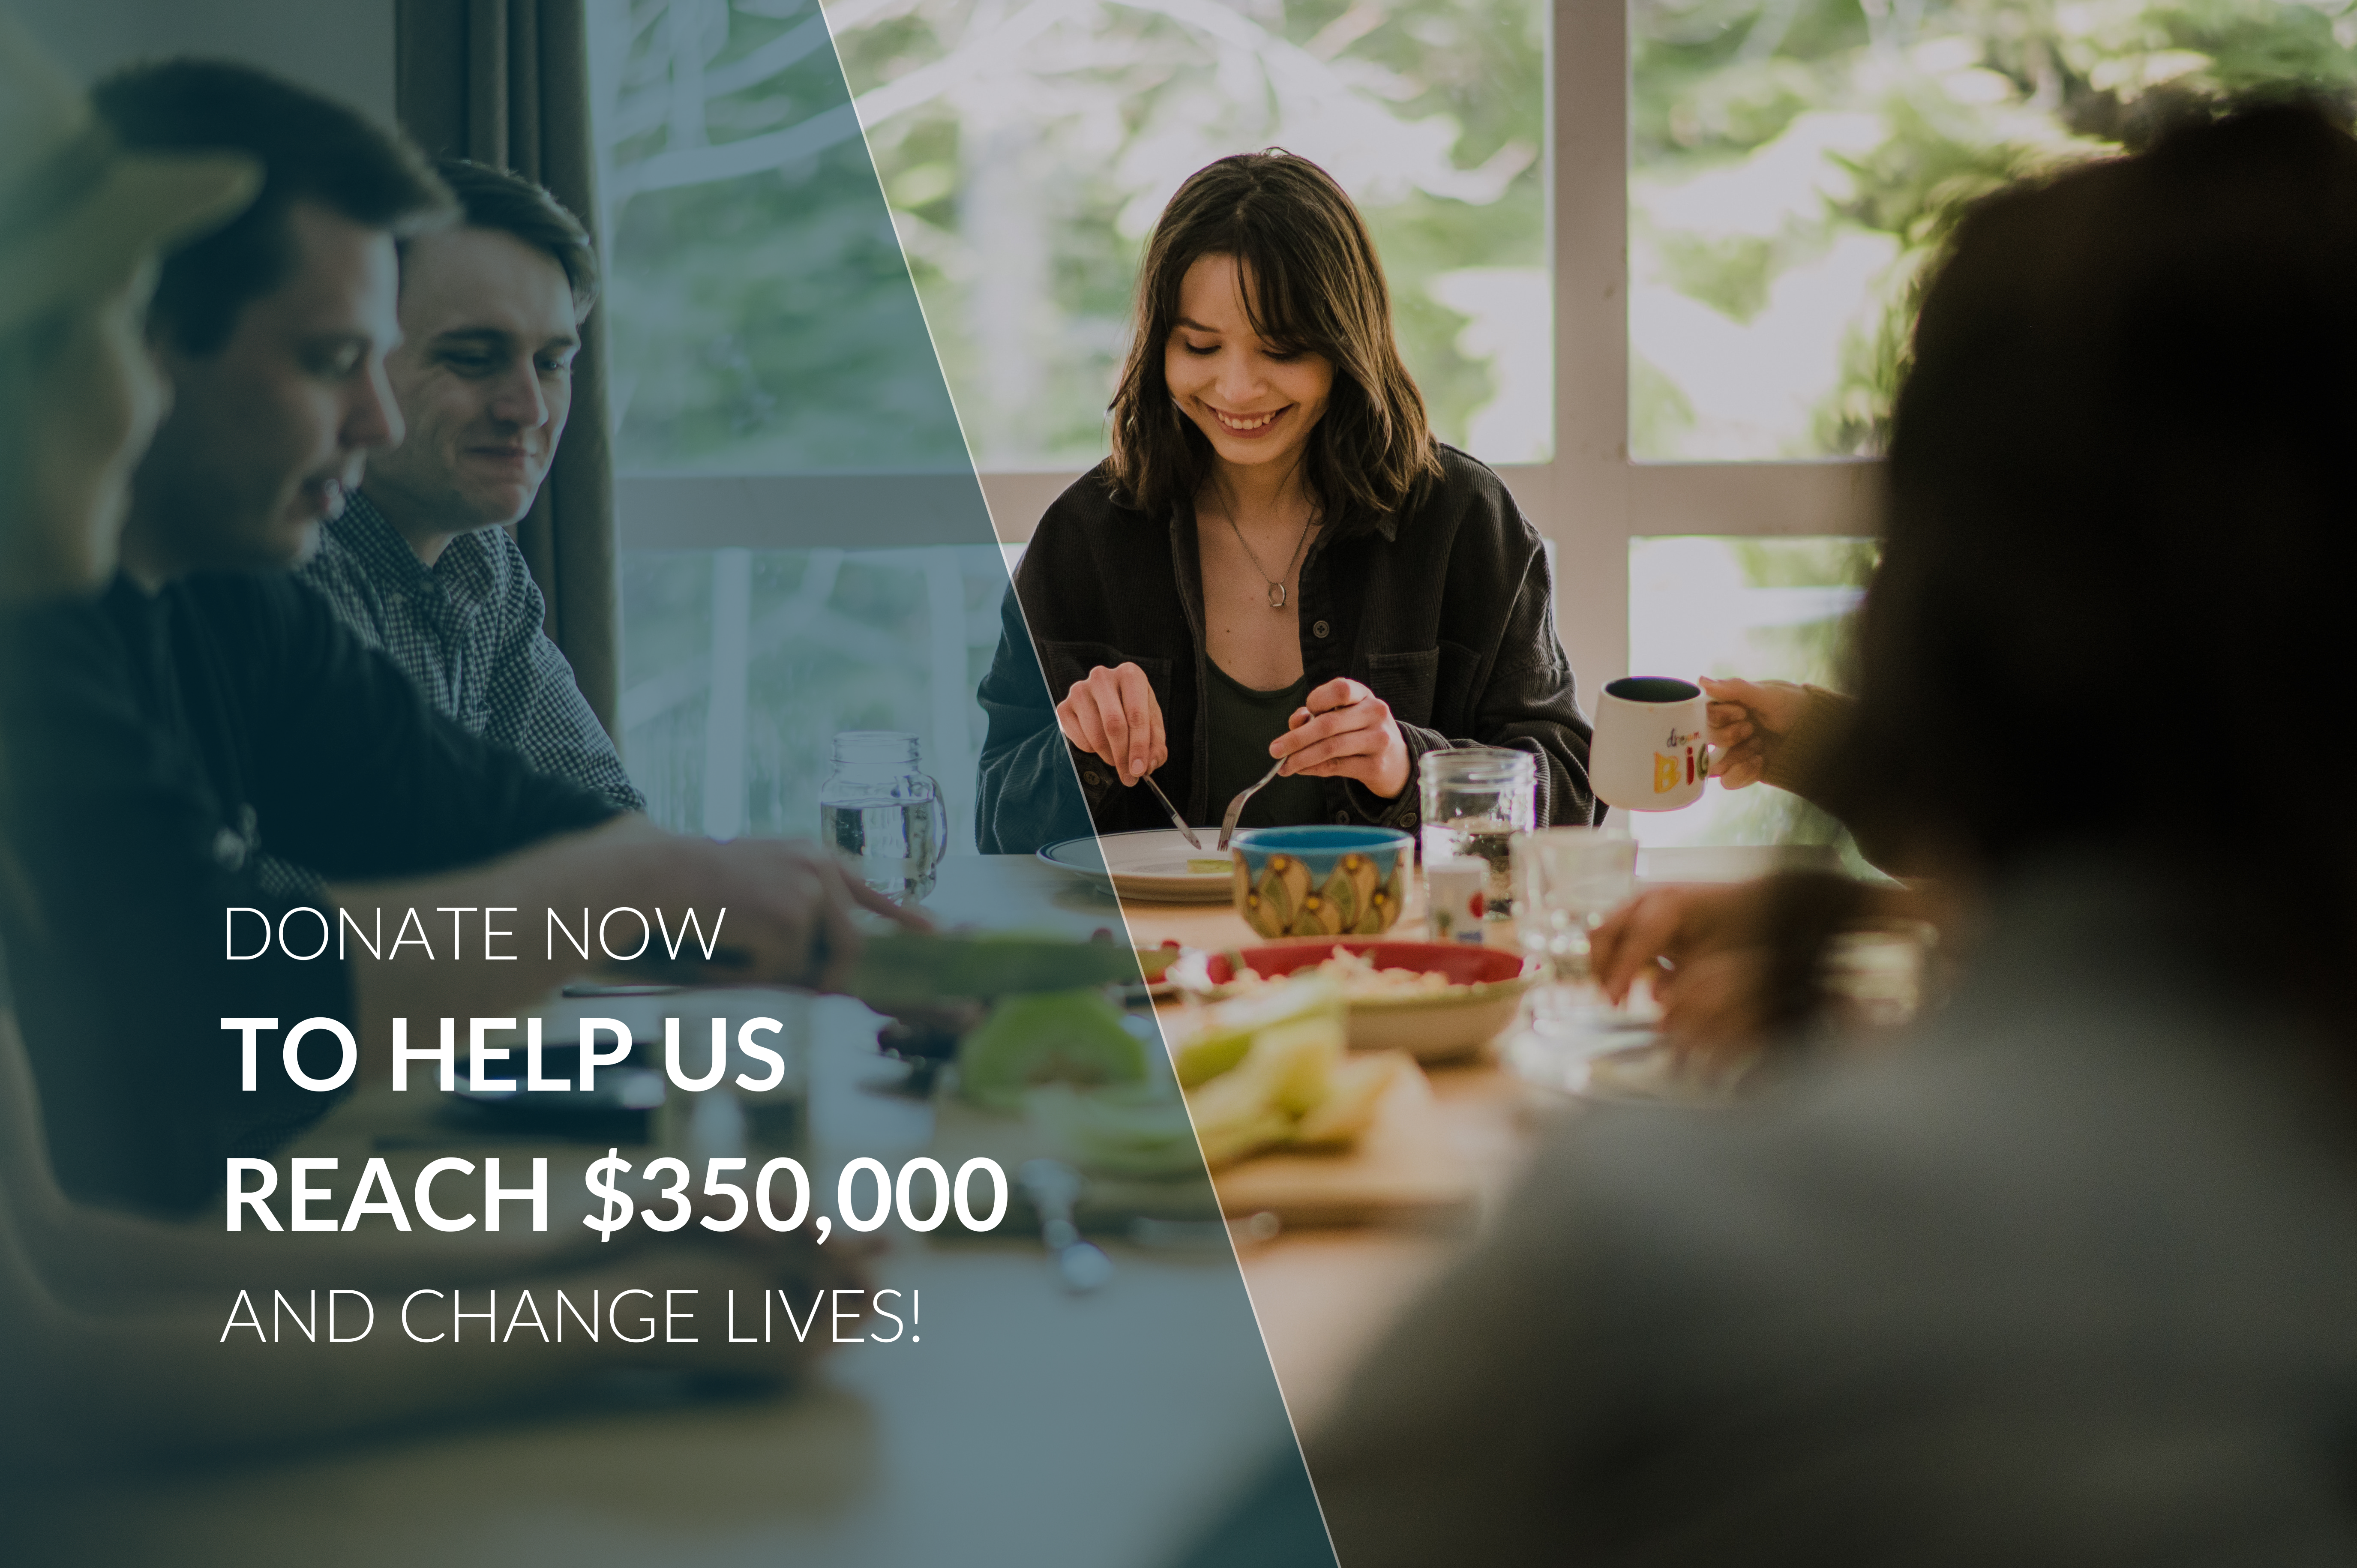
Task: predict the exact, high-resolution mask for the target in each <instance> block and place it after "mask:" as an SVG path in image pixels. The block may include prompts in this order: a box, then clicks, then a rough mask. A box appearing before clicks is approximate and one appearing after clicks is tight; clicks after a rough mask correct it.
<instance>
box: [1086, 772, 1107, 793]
mask: <svg viewBox="0 0 2357 1568" xmlns="http://www.w3.org/2000/svg"><path fill="white" fill-rule="evenodd" d="M1081 782H1082V783H1083V784H1085V785H1087V786H1088V787H1089V788H1090V789H1095V788H1096V787H1097V786H1098V785H1100V784H1102V783H1103V782H1104V775H1103V774H1102V773H1083V774H1082V775H1081Z"/></svg>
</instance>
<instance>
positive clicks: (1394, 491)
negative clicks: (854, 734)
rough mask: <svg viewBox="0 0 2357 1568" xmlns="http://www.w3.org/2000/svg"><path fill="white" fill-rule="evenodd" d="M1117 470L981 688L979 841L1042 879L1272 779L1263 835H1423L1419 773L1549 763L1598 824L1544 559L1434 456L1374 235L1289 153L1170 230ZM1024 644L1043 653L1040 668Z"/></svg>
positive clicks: (1054, 523)
mask: <svg viewBox="0 0 2357 1568" xmlns="http://www.w3.org/2000/svg"><path fill="white" fill-rule="evenodd" d="M1133 325H1134V332H1135V335H1134V338H1133V340H1132V342H1131V346H1130V351H1129V358H1128V361H1127V364H1126V365H1125V368H1124V370H1123V372H1122V379H1121V385H1120V390H1119V391H1118V392H1116V394H1115V396H1114V403H1113V455H1112V456H1111V457H1109V458H1108V459H1107V460H1106V461H1105V462H1103V463H1102V464H1100V465H1099V466H1098V467H1096V468H1095V469H1094V470H1092V472H1091V473H1089V474H1088V475H1086V476H1085V477H1083V478H1082V479H1081V480H1080V481H1079V482H1077V483H1076V484H1074V485H1073V486H1072V487H1071V489H1068V490H1066V491H1065V492H1064V494H1063V495H1062V496H1061V497H1060V498H1059V499H1057V501H1056V503H1055V505H1054V506H1052V507H1050V508H1049V510H1048V513H1047V515H1046V516H1045V517H1044V518H1042V519H1041V520H1040V522H1039V530H1038V532H1036V533H1034V534H1033V536H1032V539H1031V542H1030V545H1029V547H1028V550H1027V551H1026V553H1025V554H1024V557H1023V563H1022V565H1021V567H1020V568H1019V569H1018V570H1017V574H1016V577H1015V585H1014V588H1013V590H1012V591H1011V592H1010V593H1009V594H1008V596H1007V601H1006V608H1005V611H1004V618H1005V633H1004V635H1003V636H1002V637H1001V639H1000V641H999V646H998V656H997V659H996V661H995V662H994V663H993V665H992V668H991V671H990V674H989V676H988V677H987V678H986V679H985V681H984V682H983V684H982V692H981V696H982V703H983V706H984V708H985V710H986V711H987V712H988V714H989V715H990V733H989V736H988V738H987V740H986V741H985V744H984V748H983V758H982V789H981V798H982V803H981V807H980V810H979V812H978V819H979V820H978V828H977V837H978V839H979V841H980V843H981V845H982V847H983V849H984V850H985V851H1016V852H1028V851H1029V850H1032V849H1035V848H1037V847H1039V845H1040V844H1042V843H1047V842H1049V841H1050V840H1052V839H1054V838H1058V837H1061V836H1066V835H1069V834H1073V833H1078V832H1085V831H1086V829H1087V827H1088V825H1089V822H1086V821H1082V820H1081V819H1080V817H1079V814H1078V812H1077V811H1075V810H1074V809H1073V803H1072V801H1071V793H1070V791H1071V778H1072V776H1073V773H1074V772H1075V771H1077V773H1078V776H1079V779H1080V785H1081V790H1082V796H1083V797H1084V799H1085V801H1086V804H1087V811H1088V818H1089V820H1090V821H1092V822H1094V824H1095V826H1096V827H1097V828H1098V829H1100V830H1102V831H1107V832H1114V831H1120V830H1123V829H1137V828H1151V827H1159V826H1164V825H1167V823H1168V816H1167V814H1166V813H1164V812H1163V811H1162V810H1161V809H1160V807H1159V805H1158V804H1157V802H1156V800H1154V797H1153V795H1152V792H1151V791H1148V790H1142V789H1135V788H1134V786H1135V784H1136V783H1137V782H1138V781H1139V780H1140V779H1143V778H1145V777H1146V776H1147V775H1149V774H1151V775H1154V776H1156V780H1157V783H1158V784H1159V785H1160V786H1161V788H1162V789H1163V791H1164V792H1165V793H1166V794H1168V796H1169V797H1170V798H1171V800H1173V801H1174V802H1175V803H1176V804H1177V805H1178V806H1179V809H1180V810H1181V811H1184V812H1185V813H1186V815H1187V817H1188V820H1189V821H1190V822H1198V823H1208V822H1217V821H1219V819H1220V815H1221V813H1222V811H1223V810H1224V809H1225V807H1226V805H1227V803H1228V801H1229V800H1230V799H1231V798H1232V796H1234V795H1235V794H1236V792H1237V791H1239V790H1240V789H1243V788H1244V787H1245V786H1247V785H1249V784H1251V783H1252V782H1253V781H1254V780H1255V779H1258V778H1260V777H1261V775H1262V774H1264V773H1265V772H1266V771H1267V770H1268V769H1269V768H1270V766H1271V765H1272V763H1273V762H1279V761H1281V763H1282V767H1281V771H1280V776H1279V777H1278V778H1277V779H1275V780H1274V781H1273V782H1271V783H1270V784H1269V786H1268V787H1267V788H1266V789H1263V790H1262V791H1261V792H1260V793H1259V794H1258V795H1256V796H1254V799H1253V801H1252V803H1251V805H1250V806H1249V807H1248V808H1247V809H1246V811H1245V813H1244V817H1243V821H1244V822H1246V823H1247V824H1266V823H1296V822H1372V823H1380V824H1383V825H1385V826H1391V827H1403V828H1413V827H1414V826H1415V816H1416V795H1415V789H1414V787H1413V786H1414V784H1415V773H1416V765H1417V762H1418V759H1419V758H1421V757H1423V756H1424V755H1425V754H1426V752H1429V751H1433V750H1436V749H1439V748H1445V747H1448V746H1469V745H1480V746H1508V747H1512V748H1514V749H1516V750H1521V751H1524V752H1528V753H1530V754H1531V755H1532V756H1533V757H1535V758H1536V759H1537V761H1538V765H1539V766H1538V802H1537V804H1538V815H1539V819H1540V821H1541V822H1587V821H1588V820H1589V817H1590V815H1591V813H1592V811H1593V798H1592V796H1591V794H1590V792H1589V789H1588V786H1587V737H1588V725H1587V720H1586V719H1585V718H1583V717H1582V716H1581V714H1580V712H1579V707H1578V704H1577V702H1576V701H1575V700H1574V696H1573V691H1572V676H1571V667H1570V663H1569V661H1568V660H1566V659H1565V657H1564V653H1563V647H1562V644H1561V642H1560V641H1559V640H1558V639H1557V638H1556V636H1555V616H1554V609H1553V589H1552V585H1551V582H1550V579H1549V575H1548V569H1547V562H1546V555H1545V553H1544V550H1543V549H1542V548H1541V545H1540V542H1539V537H1538V533H1537V532H1536V530H1534V528H1533V527H1532V526H1531V524H1530V523H1529V521H1526V520H1525V519H1524V518H1523V514H1522V512H1521V511H1520V510H1518V509H1517V508H1516V507H1515V505H1514V500H1513V498H1512V496H1510V495H1509V494H1507V493H1506V489H1505V487H1504V486H1503V485H1501V483H1499V480H1498V477H1497V476H1496V475H1495V474H1493V473H1491V471H1490V470H1489V469H1488V468H1486V467H1483V466H1482V465H1481V464H1480V463H1478V462H1476V461H1475V460H1474V459H1472V458H1471V457H1469V456H1466V455H1465V454H1464V453H1462V452H1459V451H1458V450H1456V449H1455V448H1454V447H1451V446H1444V445H1442V444H1440V443H1438V442H1437V441H1435V440H1434V439H1433V438H1432V435H1431V432H1430V429H1429V427H1428V425H1427V423H1426V415H1425V407H1424V398H1423V395H1422V394H1421V393H1420V392H1417V390H1416V386H1415V381H1414V380H1413V379H1412V378H1410V376H1409V375H1408V373H1407V369H1406V367H1405V365H1403V364H1402V363H1401V361H1400V356H1399V349H1398V346H1397V344H1396V343H1395V342H1394V340H1393V336H1392V324H1391V301H1390V295H1389V293H1388V291H1387V289H1386V287H1385V285H1384V282H1383V266H1382V263H1381V262H1380V261H1378V260H1377V258H1376V255H1375V251H1374V245H1373V242H1372V241H1371V240H1370V239H1369V238H1368V235H1367V230H1366V225H1365V224H1364V223H1363V222H1362V221H1361V219H1360V217H1359V213H1358V210H1357V209H1356V208H1354V207H1353V206H1352V205H1351V199H1350V198H1349V197H1348V196H1346V195H1344V194H1343V192H1342V190H1341V188H1340V187H1339V186H1337V185H1336V184H1335V183H1334V182H1333V180H1332V179H1331V178H1330V177H1328V176H1327V175H1326V174H1325V172H1324V171H1323V170H1321V169H1319V168H1318V166H1316V165H1315V164H1312V163H1309V162H1308V161H1307V160H1306V159H1302V158H1297V157H1294V156H1290V155H1287V154H1285V153H1278V152H1270V153H1254V154H1248V155H1243V156H1236V157H1230V158H1222V159H1221V160H1220V161H1219V162H1218V163H1215V164H1212V165H1211V166H1209V167H1208V168H1205V169H1202V170H1200V171H1199V172H1198V173H1196V174H1195V175H1194V176H1193V177H1190V178H1189V180H1188V181H1187V183H1186V184H1185V185H1184V186H1182V187H1180V188H1179V193H1178V194H1177V195H1176V196H1174V197H1172V198H1171V200H1170V205H1169V207H1168V209H1165V211H1164V212H1163V214H1162V218H1161V221H1160V222H1159V223H1158V224H1157V225H1156V228H1155V231H1154V235H1153V238H1152V239H1151V240H1150V241H1149V242H1148V243H1147V246H1146V259H1145V263H1144V264H1143V266H1142V268H1141V270H1140V273H1139V277H1138V286H1137V301H1136V307H1135V319H1134V323H1133ZM1035 646H1036V648H1037V650H1038V656H1037V658H1036V659H1035V658H1034V657H1033V656H1032V653H1031V650H1032V649H1033V648H1034V647H1035Z"/></svg>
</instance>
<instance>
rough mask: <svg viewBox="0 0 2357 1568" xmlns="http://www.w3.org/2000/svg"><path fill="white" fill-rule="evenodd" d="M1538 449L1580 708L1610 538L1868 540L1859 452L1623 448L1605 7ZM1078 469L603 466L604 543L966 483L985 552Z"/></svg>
mask: <svg viewBox="0 0 2357 1568" xmlns="http://www.w3.org/2000/svg"><path fill="white" fill-rule="evenodd" d="M1547 55H1548V70H1547V90H1546V91H1547V103H1546V113H1547V119H1548V124H1549V126H1550V134H1551V136H1552V152H1553V163H1552V166H1551V172H1552V181H1551V188H1550V190H1549V213H1548V218H1549V227H1550V229H1551V231H1552V239H1553V247H1554V275H1555V291H1554V317H1555V319H1554V328H1555V365H1554V370H1555V388H1554V391H1555V455H1554V457H1553V458H1552V460H1551V461H1548V462H1545V463H1521V464H1501V465H1500V466H1499V469H1498V472H1499V474H1500V477H1501V478H1503V479H1504V480H1505V482H1506V484H1507V487H1508V488H1509V489H1511V490H1512V492H1513V494H1514V496H1515V499H1517V500H1518V501H1519V502H1520V503H1521V505H1522V508H1523V511H1524V512H1525V513H1526V514H1527V515H1528V516H1529V517H1530V518H1531V520H1532V521H1533V522H1534V524H1535V525H1536V526H1537V527H1538V529H1539V531H1540V532H1541V533H1542V534H1543V535H1544V537H1545V538H1546V539H1547V540H1548V541H1549V542H1550V543H1551V544H1552V545H1553V547H1554V548H1553V551H1552V554H1553V556H1554V560H1555V618H1556V623H1557V626H1558V628H1559V629H1560V631H1561V634H1562V637H1563V639H1564V644H1565V649H1566V652H1567V653H1568V654H1569V655H1570V657H1571V661H1572V668H1573V669H1574V670H1575V671H1577V672H1578V675H1579V679H1580V682H1581V685H1582V688H1583V689H1584V691H1585V692H1586V693H1588V694H1589V695H1588V701H1589V702H1590V703H1592V702H1593V693H1595V692H1596V691H1597V690H1598V688H1599V687H1601V686H1602V684H1603V683H1604V682H1606V681H1609V680H1612V679H1615V678H1617V677H1619V676H1620V675H1621V674H1623V673H1626V672H1628V671H1627V663H1628V658H1629V542H1630V541H1631V540H1632V539H1637V538H1641V537H1647V536H1652V535H1663V534H1721V535H1732V536H1738V537H1760V536H1770V537H1772V536H1789V535H1803V534H1840V535H1854V536H1867V535H1871V534H1874V533H1876V532H1878V511H1879V498H1880V494H1881V464H1880V462H1879V461H1878V459H1871V458H1825V459H1813V460H1798V461H1784V462H1713V463H1648V462H1634V461H1631V458H1630V456H1629V391H1628V387H1629V320H1628V298H1629V287H1628V281H1629V70H1630V54H1629V16H1628V7H1627V5H1625V4H1616V3H1612V0H1601V3H1599V0H1553V4H1552V5H1551V7H1550V14H1549V20H1548V29H1547ZM1080 473H1081V471H1080V470H1076V469H1058V470H1029V471H989V470H985V471H983V472H982V473H980V474H979V475H978V476H969V475H967V474H966V473H965V472H963V471H962V470H961V471H958V472H954V473H941V474H907V473H902V474H891V475H881V474H877V475H870V474H852V473H844V474H801V475H772V476H709V475H695V474H623V475H620V476H619V477H618V482H617V486H616V506H617V511H618V513H619V527H620V533H621V542H622V545H623V547H624V548H626V549H630V548H653V549H673V550H676V549H713V548H726V547H730V546H741V547H750V548H756V549H760V548H769V549H776V548H802V547H810V546H825V545H832V546H840V547H844V548H853V549H862V548H864V549H875V548H878V547H881V546H892V545H901V546H910V547H913V546H922V545H928V544H973V543H979V542H980V541H978V540H974V539H970V538H965V537H963V536H962V535H963V531H962V530H961V529H960V528H959V522H960V521H961V520H963V519H967V518H971V517H972V515H973V513H972V511H971V510H970V509H971V505H972V500H971V498H972V496H973V489H972V487H973V485H974V480H975V478H979V481H980V488H981V491H982V496H983V499H985V502H986V503H987V505H988V508H989V513H990V517H991V520H992V524H993V527H994V529H995V530H996V534H997V537H998V541H999V542H1000V544H1001V545H1002V546H1013V545H1019V544H1021V543H1023V542H1026V541H1028V539H1029V538H1030V536H1031V532H1032V529H1033V528H1034V527H1035V526H1036V524H1037V523H1038V521H1039V515H1040V513H1042V512H1043V511H1045V510H1047V508H1048V505H1049V503H1050V502H1051V501H1053V500H1054V499H1056V497H1057V496H1058V495H1059V494H1060V493H1061V492H1062V491H1063V489H1065V487H1067V486H1068V485H1070V484H1071V482H1072V481H1073V480H1074V479H1076V478H1080Z"/></svg>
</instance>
